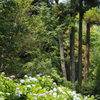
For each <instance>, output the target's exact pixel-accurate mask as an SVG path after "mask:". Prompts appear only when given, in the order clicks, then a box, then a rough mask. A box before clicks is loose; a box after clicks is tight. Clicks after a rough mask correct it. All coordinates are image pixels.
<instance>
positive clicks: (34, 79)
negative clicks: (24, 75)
mask: <svg viewBox="0 0 100 100" xmlns="http://www.w3.org/2000/svg"><path fill="white" fill-rule="evenodd" d="M30 80H31V81H38V79H36V78H30Z"/></svg>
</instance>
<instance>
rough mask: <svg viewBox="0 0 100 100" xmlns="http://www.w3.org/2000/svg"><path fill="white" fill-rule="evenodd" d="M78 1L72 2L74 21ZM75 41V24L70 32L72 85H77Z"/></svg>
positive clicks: (72, 0) (73, 0)
mask: <svg viewBox="0 0 100 100" xmlns="http://www.w3.org/2000/svg"><path fill="white" fill-rule="evenodd" d="M75 1H76V0H71V9H72V12H71V17H72V19H74V18H75V14H74V11H75V10H74V8H75V7H74V4H75ZM73 23H74V21H73ZM74 39H75V27H74V24H73V25H72V26H71V32H70V80H71V81H72V83H73V84H74V83H75V61H74V60H75V58H74Z"/></svg>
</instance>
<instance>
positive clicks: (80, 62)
mask: <svg viewBox="0 0 100 100" xmlns="http://www.w3.org/2000/svg"><path fill="white" fill-rule="evenodd" d="M82 6H83V5H82V0H79V47H78V69H79V75H78V83H79V85H80V86H81V84H82V19H83V11H82Z"/></svg>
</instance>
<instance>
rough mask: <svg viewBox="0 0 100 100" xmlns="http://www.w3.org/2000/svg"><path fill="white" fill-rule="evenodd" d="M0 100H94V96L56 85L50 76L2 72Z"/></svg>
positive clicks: (0, 76)
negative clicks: (7, 74) (22, 75)
mask: <svg viewBox="0 0 100 100" xmlns="http://www.w3.org/2000/svg"><path fill="white" fill-rule="evenodd" d="M0 100H94V97H93V96H92V97H89V98H88V97H83V96H82V95H80V94H77V93H76V91H72V90H71V89H69V88H67V87H63V86H61V85H59V86H58V85H57V84H56V83H55V82H54V80H53V79H52V78H51V77H50V76H42V74H38V75H37V76H36V77H32V76H28V75H25V76H24V78H23V79H17V78H16V77H15V75H11V76H9V77H7V76H6V75H5V73H4V72H2V73H1V75H0Z"/></svg>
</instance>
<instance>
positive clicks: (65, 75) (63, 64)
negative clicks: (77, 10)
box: [59, 33, 67, 80]
mask: <svg viewBox="0 0 100 100" xmlns="http://www.w3.org/2000/svg"><path fill="white" fill-rule="evenodd" d="M59 47H60V58H61V68H62V74H63V77H64V78H65V79H66V80H67V74H66V66H65V61H64V47H63V41H62V39H61V34H60V33H59Z"/></svg>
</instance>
